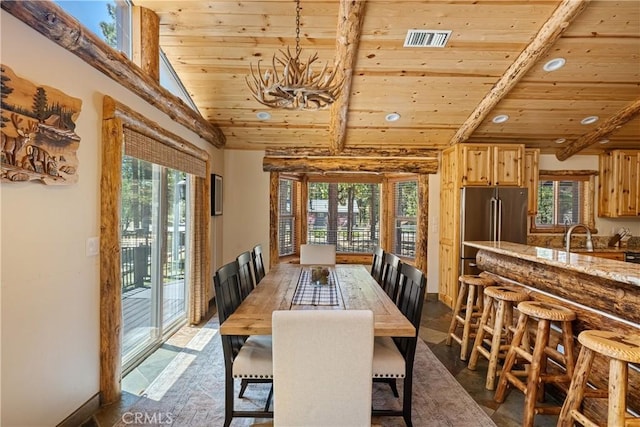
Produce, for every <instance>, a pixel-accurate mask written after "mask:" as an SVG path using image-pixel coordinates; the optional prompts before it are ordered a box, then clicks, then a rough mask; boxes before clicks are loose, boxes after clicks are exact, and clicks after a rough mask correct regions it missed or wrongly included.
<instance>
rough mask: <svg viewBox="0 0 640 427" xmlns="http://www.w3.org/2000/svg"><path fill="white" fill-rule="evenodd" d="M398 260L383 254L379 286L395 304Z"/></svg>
mask: <svg viewBox="0 0 640 427" xmlns="http://www.w3.org/2000/svg"><path fill="white" fill-rule="evenodd" d="M400 264H402V263H401V262H400V258H399V257H398V256H396V255H394V254H392V253H389V252H385V254H384V261H383V263H382V282H381V286H382V289H384V291H385V293H386V294H387V295H389V298H391V299H392V300H393V302H394V303H395V302H397V297H398V282H399V280H400V274H399V269H400Z"/></svg>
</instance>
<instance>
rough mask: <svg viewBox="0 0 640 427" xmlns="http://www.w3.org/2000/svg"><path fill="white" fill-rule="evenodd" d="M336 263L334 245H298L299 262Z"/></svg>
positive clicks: (305, 263)
mask: <svg viewBox="0 0 640 427" xmlns="http://www.w3.org/2000/svg"><path fill="white" fill-rule="evenodd" d="M335 263H336V246H335V245H312V244H302V245H300V264H303V265H309V264H321V265H334V264H335Z"/></svg>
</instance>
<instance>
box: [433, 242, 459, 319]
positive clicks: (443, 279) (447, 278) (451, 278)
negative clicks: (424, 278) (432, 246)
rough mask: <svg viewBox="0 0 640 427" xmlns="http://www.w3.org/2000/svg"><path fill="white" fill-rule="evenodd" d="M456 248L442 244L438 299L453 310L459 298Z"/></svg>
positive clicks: (440, 249)
mask: <svg viewBox="0 0 640 427" xmlns="http://www.w3.org/2000/svg"><path fill="white" fill-rule="evenodd" d="M455 252H456V251H455V250H454V246H452V245H447V244H443V243H442V242H441V243H440V248H439V255H440V266H439V267H440V268H439V273H440V286H439V288H438V299H439V300H440V301H442V302H443V303H445V304H446V305H448V306H449V307H451V308H453V306H454V304H455V302H456V299H457V298H458V262H459V260H458V258H457V257H456V256H455Z"/></svg>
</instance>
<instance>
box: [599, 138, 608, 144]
mask: <svg viewBox="0 0 640 427" xmlns="http://www.w3.org/2000/svg"><path fill="white" fill-rule="evenodd" d="M608 142H609V140H608V139H607V138H604V139H601V140H600V141H598V143H600V144H606V143H608Z"/></svg>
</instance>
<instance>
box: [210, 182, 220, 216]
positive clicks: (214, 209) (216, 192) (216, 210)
mask: <svg viewBox="0 0 640 427" xmlns="http://www.w3.org/2000/svg"><path fill="white" fill-rule="evenodd" d="M211 215H213V216H216V215H222V177H221V176H220V175H215V174H213V175H211Z"/></svg>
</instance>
